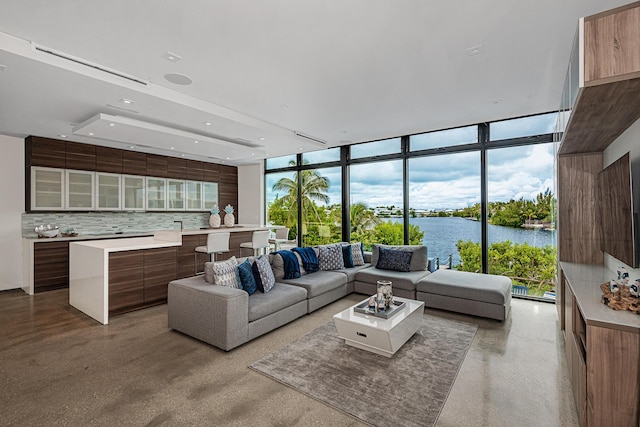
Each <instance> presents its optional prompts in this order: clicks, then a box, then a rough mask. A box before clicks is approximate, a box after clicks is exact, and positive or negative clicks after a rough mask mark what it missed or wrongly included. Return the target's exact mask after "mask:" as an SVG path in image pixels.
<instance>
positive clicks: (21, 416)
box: [0, 290, 578, 427]
mask: <svg viewBox="0 0 640 427" xmlns="http://www.w3.org/2000/svg"><path fill="white" fill-rule="evenodd" d="M361 299H363V296H362V295H356V294H352V295H350V296H348V297H346V298H343V299H342V300H340V301H337V302H335V303H333V304H331V305H329V306H327V307H324V308H322V309H320V310H318V311H316V312H314V313H312V314H310V315H307V316H305V317H303V318H301V319H298V320H296V321H294V322H293V323H291V324H289V325H286V326H283V327H282V328H280V329H278V330H276V331H273V332H271V333H269V334H267V335H265V336H263V337H261V338H259V339H256V340H254V341H252V342H250V343H247V344H245V345H243V346H241V347H239V348H237V349H235V350H233V351H231V352H224V351H221V350H218V349H216V348H214V347H211V346H209V345H207V344H203V343H201V342H198V341H196V340H193V339H191V338H189V337H187V336H184V335H181V334H179V333H176V332H173V331H171V330H169V329H168V328H167V306H166V305H162V306H157V307H153V308H149V309H146V310H141V311H138V312H134V313H129V314H125V315H122V316H118V317H115V318H112V319H111V322H110V324H109V325H107V326H103V325H100V324H98V323H97V322H95V321H93V320H91V319H89V318H88V317H86V316H85V315H83V314H82V313H80V312H79V311H77V310H75V309H74V308H72V307H70V306H69V304H68V292H67V291H66V290H60V291H53V292H48V293H43V294H39V295H36V296H28V295H26V294H24V293H23V292H22V291H4V292H0V385H1V387H0V408H1V409H0V425H1V426H39V425H61V426H64V425H69V426H89V425H105V426H115V425H140V426H143V425H148V426H156V425H158V426H159V425H180V426H187V425H203V426H210V425H211V426H212V425H237V426H292V425H303V426H306V425H331V426H335V425H339V426H346V425H353V426H356V425H363V424H362V423H361V422H359V421H358V420H356V419H354V418H352V417H350V416H348V415H345V414H343V413H341V412H339V411H336V410H334V409H332V408H330V407H328V406H326V405H324V404H323V403H320V402H318V401H316V400H314V399H312V398H309V397H307V396H305V395H303V394H301V393H298V392H296V391H294V390H292V389H290V388H288V387H286V386H284V385H282V384H280V383H277V382H275V381H273V380H271V379H269V378H266V377H264V376H263V375H261V374H259V373H256V372H254V371H252V370H250V369H248V368H247V366H248V365H249V364H251V363H252V362H254V361H255V360H257V359H259V358H261V357H262V356H264V355H266V354H269V353H271V352H273V351H275V350H277V349H278V348H280V347H282V346H284V345H285V344H287V343H289V342H291V341H293V340H295V339H296V338H298V337H300V336H301V335H303V334H305V333H307V332H310V331H312V330H313V329H315V328H316V327H318V326H319V325H321V324H323V323H325V322H327V321H329V320H330V319H331V316H332V315H333V314H334V313H337V312H338V311H341V310H343V309H345V308H347V307H349V306H350V305H352V304H354V303H355V302H357V301H359V300H361ZM427 312H429V313H431V314H434V315H437V316H443V317H449V318H454V319H458V320H463V321H468V322H473V323H477V324H478V325H479V329H478V333H477V334H476V337H475V339H474V341H473V344H472V346H471V348H470V350H469V352H468V353H467V356H466V359H465V361H464V363H463V365H462V367H461V369H460V372H459V374H458V377H457V379H456V381H455V383H454V386H453V388H452V390H451V393H450V395H449V397H448V399H447V402H446V404H445V406H444V409H443V411H442V413H441V414H440V417H439V419H438V422H437V426H545V427H551V426H573V425H578V424H577V416H576V411H575V407H574V404H573V395H572V393H571V388H570V384H569V380H568V377H567V372H566V362H565V357H564V344H563V340H562V334H561V333H559V332H558V331H557V320H556V312H555V306H554V305H552V304H545V303H536V302H532V301H524V300H514V301H513V303H512V314H511V316H510V318H509V319H508V320H507V321H506V322H504V323H499V322H496V321H492V320H487V319H480V318H474V317H470V316H464V315H456V314H453V313H447V312H442V311H437V310H427ZM419 368H420V367H419V366H417V367H416V369H419ZM398 417H399V418H400V419H401V417H402V414H398ZM398 424H399V425H401V424H402V423H401V422H399V423H398Z"/></svg>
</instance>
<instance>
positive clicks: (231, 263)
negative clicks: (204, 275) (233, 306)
mask: <svg viewBox="0 0 640 427" xmlns="http://www.w3.org/2000/svg"><path fill="white" fill-rule="evenodd" d="M237 267H238V262H237V261H236V257H235V256H232V257H231V258H229V259H228V260H226V261H219V262H214V263H213V280H214V283H215V284H216V285H218V286H226V287H228V288H236V289H242V286H241V285H240V277H239V276H238V269H237ZM205 280H206V279H205Z"/></svg>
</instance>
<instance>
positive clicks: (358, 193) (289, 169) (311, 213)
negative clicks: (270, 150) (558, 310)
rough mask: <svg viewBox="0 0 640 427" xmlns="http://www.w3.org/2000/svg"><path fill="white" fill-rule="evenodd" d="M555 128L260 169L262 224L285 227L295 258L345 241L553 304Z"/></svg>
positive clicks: (547, 119)
mask: <svg viewBox="0 0 640 427" xmlns="http://www.w3.org/2000/svg"><path fill="white" fill-rule="evenodd" d="M556 119H557V113H549V114H541V115H536V116H529V117H523V118H517V119H510V120H503V121H499V122H492V123H482V124H478V125H472V126H463V127H459V128H454V129H447V130H441V131H434V132H428V133H424V134H417V135H410V136H404V137H402V138H392V139H387V140H381V141H374V142H366V143H359V144H353V145H350V146H345V147H341V148H330V149H327V150H320V151H316V152H311V153H304V154H298V155H293V156H285V157H280V158H275V159H269V160H267V161H266V163H265V168H266V172H265V183H266V193H267V194H266V200H267V205H268V206H267V221H268V222H269V223H271V224H279V225H286V226H289V227H291V229H292V233H291V234H290V237H292V238H296V237H297V236H298V234H300V237H299V240H298V241H299V242H300V243H301V244H303V245H304V246H312V245H315V244H322V243H329V242H337V241H344V240H347V238H348V239H349V240H350V241H352V242H354V241H361V242H363V244H364V246H365V248H366V249H367V250H370V249H371V247H372V245H373V243H386V244H403V243H410V244H424V245H426V246H427V248H428V256H429V257H430V258H432V260H433V261H434V264H435V263H436V260H437V262H438V264H439V267H440V268H455V269H459V270H464V271H475V272H489V273H494V274H502V275H507V276H509V277H511V278H512V280H513V283H514V285H515V286H514V293H515V294H516V295H527V296H529V297H532V296H533V297H543V298H553V292H552V291H553V289H554V287H555V283H554V281H555V259H556V245H555V233H554V230H553V224H554V220H553V212H554V200H555V194H554V191H555V188H554V178H553V158H554V155H553V154H554V153H553V149H554V148H553V144H552V143H551V141H552V140H553V139H552V138H553V135H552V134H553V131H554V125H555V122H556ZM405 165H406V168H407V169H406V170H405ZM343 177H346V178H347V179H344V180H343ZM483 177H484V182H486V184H483ZM343 192H345V193H344V194H345V195H346V194H348V197H346V196H345V197H343ZM299 205H301V206H302V208H301V209H300V210H299V209H298V206H299ZM485 208H486V209H485ZM345 209H348V213H347V212H343V210H345ZM298 223H300V224H301V226H300V227H298ZM299 228H300V230H299ZM347 236H348V237H347Z"/></svg>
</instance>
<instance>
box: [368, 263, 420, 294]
mask: <svg viewBox="0 0 640 427" xmlns="http://www.w3.org/2000/svg"><path fill="white" fill-rule="evenodd" d="M428 274H429V270H419V271H409V272H403V271H392V270H380V269H378V268H375V267H370V268H365V269H363V270H360V271H358V272H357V273H356V280H357V281H359V282H364V283H372V284H374V285H375V283H376V281H378V280H391V282H392V286H393V287H394V288H398V289H404V290H407V291H415V289H416V283H418V281H419V280H420V279H422V278H423V277H424V276H426V275H428Z"/></svg>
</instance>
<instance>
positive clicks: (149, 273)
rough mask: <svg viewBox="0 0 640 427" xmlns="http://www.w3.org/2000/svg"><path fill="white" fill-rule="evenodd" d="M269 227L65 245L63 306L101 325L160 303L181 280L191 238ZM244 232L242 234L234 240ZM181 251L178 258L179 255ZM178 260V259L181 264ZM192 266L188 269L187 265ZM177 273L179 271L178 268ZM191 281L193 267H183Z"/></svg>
mask: <svg viewBox="0 0 640 427" xmlns="http://www.w3.org/2000/svg"><path fill="white" fill-rule="evenodd" d="M270 228H271V227H270V226H260V225H238V226H236V227H229V228H226V227H221V228H218V229H191V230H161V231H156V232H155V233H154V236H153V237H137V238H122V239H105V240H89V241H72V242H70V243H69V303H70V304H71V305H72V306H73V307H75V308H77V309H78V310H80V311H82V312H83V313H85V314H86V315H88V316H90V317H92V318H93V319H95V320H97V321H98V322H100V323H102V324H105V325H106V324H108V323H109V316H110V315H112V316H113V315H115V314H120V313H124V312H127V311H132V310H136V309H139V308H144V307H148V306H151V305H156V304H162V303H164V302H166V292H167V286H168V284H169V282H170V281H171V280H175V279H176V278H178V277H182V276H184V273H183V274H182V276H181V273H180V260H181V259H186V260H188V261H192V260H193V257H194V255H193V253H194V252H193V248H191V246H190V245H193V244H195V243H187V244H185V246H184V247H183V244H184V243H185V242H190V241H193V239H194V237H195V238H196V239H199V238H200V237H202V238H203V239H205V240H206V235H207V234H209V233H220V232H226V231H229V232H231V233H232V235H237V236H242V238H241V239H240V240H242V239H245V238H246V237H247V236H250V233H251V232H253V231H257V230H269V229H270ZM241 232H244V234H236V233H241ZM181 250H182V254H181ZM181 256H182V258H181ZM191 265H193V264H191ZM183 270H185V269H184V268H183ZM186 271H187V273H186V274H188V275H194V274H195V273H194V269H193V267H187V268H186ZM110 300H111V301H110Z"/></svg>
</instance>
